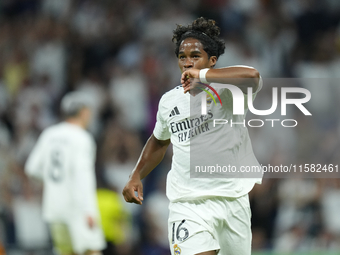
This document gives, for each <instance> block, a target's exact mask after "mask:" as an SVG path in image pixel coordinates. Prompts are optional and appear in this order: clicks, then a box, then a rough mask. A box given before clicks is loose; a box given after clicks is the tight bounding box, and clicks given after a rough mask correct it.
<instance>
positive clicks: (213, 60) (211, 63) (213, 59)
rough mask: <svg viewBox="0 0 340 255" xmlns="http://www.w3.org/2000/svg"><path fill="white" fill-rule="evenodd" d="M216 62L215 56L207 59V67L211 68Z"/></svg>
mask: <svg viewBox="0 0 340 255" xmlns="http://www.w3.org/2000/svg"><path fill="white" fill-rule="evenodd" d="M216 62H217V57H216V56H211V57H210V59H209V66H210V67H211V68H212V67H214V66H215V65H216Z"/></svg>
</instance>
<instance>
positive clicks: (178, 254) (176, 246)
mask: <svg viewBox="0 0 340 255" xmlns="http://www.w3.org/2000/svg"><path fill="white" fill-rule="evenodd" d="M174 252H175V255H180V254H181V248H179V247H178V245H177V244H175V245H174Z"/></svg>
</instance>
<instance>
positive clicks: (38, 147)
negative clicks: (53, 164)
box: [25, 132, 46, 180]
mask: <svg viewBox="0 0 340 255" xmlns="http://www.w3.org/2000/svg"><path fill="white" fill-rule="evenodd" d="M45 136H46V135H45V133H44V132H43V133H42V134H41V135H40V137H39V138H38V140H37V143H36V144H35V146H34V148H33V150H32V151H31V153H30V155H29V156H28V158H27V160H26V163H25V173H26V174H27V175H29V176H31V177H34V178H37V179H40V180H42V179H43V158H44V157H45V147H44V146H45Z"/></svg>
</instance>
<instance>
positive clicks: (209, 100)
mask: <svg viewBox="0 0 340 255" xmlns="http://www.w3.org/2000/svg"><path fill="white" fill-rule="evenodd" d="M212 101H213V100H212V98H211V96H210V95H208V94H207V105H210V104H211V102H212Z"/></svg>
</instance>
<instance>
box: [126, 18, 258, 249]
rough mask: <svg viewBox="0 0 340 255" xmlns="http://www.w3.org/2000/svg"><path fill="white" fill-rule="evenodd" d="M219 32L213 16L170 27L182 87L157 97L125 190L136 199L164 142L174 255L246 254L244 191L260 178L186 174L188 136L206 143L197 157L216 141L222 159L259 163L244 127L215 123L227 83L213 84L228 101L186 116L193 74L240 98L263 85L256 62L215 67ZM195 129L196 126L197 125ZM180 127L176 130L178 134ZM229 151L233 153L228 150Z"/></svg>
mask: <svg viewBox="0 0 340 255" xmlns="http://www.w3.org/2000/svg"><path fill="white" fill-rule="evenodd" d="M219 33H220V29H219V27H218V26H216V25H215V21H213V20H207V19H204V18H199V19H197V20H195V21H194V22H193V23H192V24H191V25H188V26H180V25H179V26H177V28H176V30H174V35H173V41H174V42H175V44H176V49H175V53H176V56H177V57H178V64H179V68H180V70H181V72H182V77H181V83H182V86H177V87H176V88H174V89H172V90H171V91H169V92H167V93H165V94H164V95H163V97H162V98H161V100H160V103H159V108H158V113H157V122H156V125H155V128H154V131H153V134H152V135H151V137H150V138H149V140H148V141H147V143H146V145H145V147H144V149H143V151H142V153H141V156H140V159H139V160H138V162H137V165H136V167H135V169H134V170H133V171H132V174H131V175H130V179H129V181H128V183H127V184H126V186H125V188H124V190H123V195H124V198H125V200H126V201H127V202H133V203H137V204H142V201H143V185H142V182H141V180H142V179H143V178H144V177H146V176H147V175H148V174H149V173H150V172H151V171H152V170H153V169H154V168H155V167H156V166H157V165H158V164H159V163H160V161H161V160H162V159H163V157H164V154H165V152H166V149H167V147H168V146H169V144H170V142H171V143H172V144H173V151H174V155H173V160H172V167H171V171H170V172H169V173H168V177H167V196H168V198H169V200H170V205H169V209H170V215H169V221H168V239H169V242H170V250H171V253H172V255H175V254H176V255H179V254H183V255H194V254H200V255H215V254H219V255H249V254H251V222H250V217H251V213H250V205H249V198H248V192H249V191H250V190H251V189H252V188H253V186H254V184H255V183H256V182H257V183H261V178H257V179H255V178H254V179H250V178H248V179H244V178H232V179H231V178H198V179H197V178H195V179H194V178H193V179H191V178H190V140H191V139H192V138H193V137H194V136H195V137H194V138H195V139H196V138H197V139H199V140H200V139H202V141H205V143H204V147H202V148H200V150H198V151H197V153H198V154H199V155H198V156H199V158H202V159H206V152H207V151H206V149H205V148H207V149H211V148H216V143H217V144H218V145H219V146H218V150H216V151H214V153H215V156H216V157H217V158H218V157H219V158H226V159H227V160H230V161H229V163H230V164H233V163H235V164H237V165H239V166H240V165H256V166H258V165H259V163H258V162H257V160H256V158H255V156H254V153H253V150H252V147H251V143H250V138H249V135H248V130H247V128H246V127H243V125H234V126H232V127H230V126H227V125H220V126H223V127H213V123H212V122H213V119H212V118H211V117H213V116H215V117H216V116H220V118H223V119H230V118H233V113H232V104H231V103H230V102H231V100H232V97H231V94H230V91H229V90H228V89H225V88H216V90H217V92H218V94H219V95H220V96H221V98H222V101H224V102H227V103H223V106H221V105H217V106H214V105H213V104H211V105H210V108H209V109H210V110H209V112H208V115H201V116H200V117H199V118H197V119H195V121H194V122H193V121H192V120H191V119H190V117H191V115H190V101H191V100H193V101H194V100H195V99H194V95H195V94H194V93H193V92H194V91H197V89H196V90H194V89H193V88H195V84H196V85H197V84H198V83H197V82H192V80H193V79H196V80H198V79H199V80H200V82H202V83H207V84H210V83H211V84H210V86H211V87H214V83H224V84H233V85H236V86H237V87H239V88H240V89H241V90H242V91H243V93H244V97H245V99H247V98H246V97H247V96H246V95H245V93H246V92H247V88H248V87H251V88H252V89H253V95H252V98H253V99H254V98H255V96H256V94H257V92H258V91H259V90H260V89H261V86H262V80H261V77H260V75H259V73H258V71H257V70H256V69H254V68H251V67H247V66H232V67H226V68H219V69H214V66H215V64H216V62H217V59H218V57H219V56H220V55H221V54H223V53H224V48H225V44H224V41H223V40H222V39H220V38H219ZM187 92H190V93H187ZM196 94H197V93H196ZM199 98H201V97H200V96H199ZM216 100H217V99H216ZM246 102H247V101H246ZM216 118H217V117H216ZM240 118H241V119H244V118H245V116H244V115H241V117H240ZM190 122H191V126H190ZM198 122H199V123H198ZM183 123H184V124H185V125H184V124H183ZM193 123H195V124H193ZM197 123H198V124H199V125H198V124H197ZM197 127H201V128H200V129H199V130H198V129H197ZM180 132H182V134H183V135H182V136H179V133H180ZM189 137H190V138H189ZM197 139H196V141H197ZM214 143H215V144H214ZM191 149H192V148H191ZM231 153H234V154H232V156H231ZM214 163H216V162H214ZM135 192H137V193H138V195H137V196H136V195H135Z"/></svg>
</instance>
